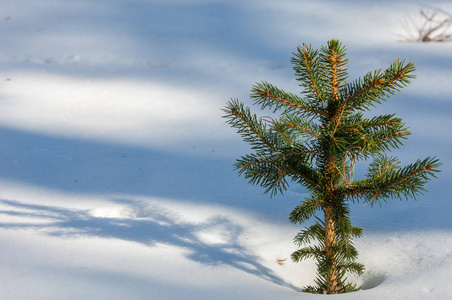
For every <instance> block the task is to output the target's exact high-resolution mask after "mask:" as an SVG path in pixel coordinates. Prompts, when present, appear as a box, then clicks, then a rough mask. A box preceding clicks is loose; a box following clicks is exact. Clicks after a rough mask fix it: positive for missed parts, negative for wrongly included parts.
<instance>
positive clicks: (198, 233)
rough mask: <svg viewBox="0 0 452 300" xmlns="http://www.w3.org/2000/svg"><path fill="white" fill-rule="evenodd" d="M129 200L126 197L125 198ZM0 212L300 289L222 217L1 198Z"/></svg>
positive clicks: (40, 226)
mask: <svg viewBox="0 0 452 300" xmlns="http://www.w3.org/2000/svg"><path fill="white" fill-rule="evenodd" d="M125 201H126V202H129V201H130V200H125ZM0 204H1V206H2V207H3V209H2V210H0V216H2V215H3V216H7V217H13V219H14V220H16V221H15V222H14V221H13V222H7V221H4V222H0V228H5V229H35V230H39V231H40V232H41V233H44V234H47V235H50V236H56V237H76V236H96V237H101V238H115V239H121V240H124V241H131V242H137V243H140V244H144V245H146V246H149V247H153V246H158V245H159V244H165V245H171V246H175V247H179V248H183V249H185V250H188V251H187V254H186V255H185V257H186V258H188V259H190V260H192V261H194V262H197V263H200V264H203V265H210V266H216V265H227V266H231V267H233V268H236V269H238V270H241V271H243V272H246V273H248V274H252V275H255V276H258V277H260V278H262V279H264V280H267V281H270V282H272V283H274V284H278V285H281V286H284V287H288V288H291V289H293V290H296V291H297V290H298V289H297V288H296V287H295V286H293V285H291V284H290V283H288V282H286V281H285V280H284V279H282V278H280V277H278V276H277V275H275V274H274V272H273V271H272V270H271V269H270V268H268V267H266V266H265V265H263V264H262V263H260V262H259V258H258V257H257V256H256V255H254V254H253V253H252V252H251V251H250V250H249V249H247V248H246V247H245V246H244V245H242V244H241V242H240V238H241V235H242V234H243V231H244V229H243V227H242V226H240V225H239V224H237V223H234V222H233V221H231V220H230V219H228V218H227V217H224V216H220V215H218V216H215V217H212V218H210V219H208V220H206V221H205V222H201V223H190V222H186V221H185V222H184V221H183V220H181V218H180V216H178V214H177V213H175V212H172V211H168V210H165V209H162V208H160V207H158V206H151V207H146V208H143V207H139V206H137V205H135V206H136V207H134V209H133V211H134V213H133V214H129V215H128V216H125V217H116V218H108V217H96V216H93V215H92V214H91V213H90V211H88V210H75V209H68V208H63V207H56V206H48V205H36V204H29V203H24V202H21V201H16V200H6V199H1V200H0Z"/></svg>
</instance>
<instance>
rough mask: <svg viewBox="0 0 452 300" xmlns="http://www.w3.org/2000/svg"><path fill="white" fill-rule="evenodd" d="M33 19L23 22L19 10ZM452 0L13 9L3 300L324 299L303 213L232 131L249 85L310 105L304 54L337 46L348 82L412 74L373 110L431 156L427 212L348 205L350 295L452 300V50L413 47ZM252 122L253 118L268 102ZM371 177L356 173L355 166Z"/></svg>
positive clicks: (95, 1) (4, 147)
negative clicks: (336, 42) (393, 68)
mask: <svg viewBox="0 0 452 300" xmlns="http://www.w3.org/2000/svg"><path fill="white" fill-rule="evenodd" d="M25 7H26V8H27V9H25ZM420 7H424V8H440V9H442V10H444V11H448V12H452V4H451V3H450V1H428V3H414V2H412V1H407V0H406V1H397V2H395V3H394V1H387V0H384V1H379V2H378V3H377V2H375V1H357V0H356V1H347V2H345V1H331V0H325V1H293V0H281V1H271V0H259V1H258V0H249V1H238V0H229V1H225V0H213V1H207V0H165V1H163V0H133V1H124V0H110V1H100V0H90V1H85V0H77V1H75V0H66V1H54V0H41V1H26V0H23V1H7V0H1V1H0V12H1V14H0V33H1V36H2V45H1V51H0V141H1V147H0V155H1V157H2V159H1V160H0V264H1V266H2V269H1V272H0V287H1V289H0V298H1V299H125V298H127V299H180V298H183V299H278V298H281V299H300V298H303V299H318V298H324V297H328V296H316V295H309V294H300V292H299V291H300V289H301V287H303V286H305V285H309V284H312V280H313V278H314V277H315V265H314V263H313V262H312V261H306V262H302V263H299V264H295V263H293V262H291V261H290V258H289V256H290V253H291V252H292V251H293V250H294V249H295V246H294V245H293V244H292V239H293V237H294V236H295V235H296V233H297V232H298V231H299V230H300V229H302V227H300V226H295V225H292V224H290V223H289V221H288V215H289V213H290V211H291V210H292V209H293V208H294V207H295V206H296V205H297V204H298V203H299V201H300V200H301V199H302V198H303V197H304V196H305V195H306V193H307V191H306V190H304V189H302V188H300V187H297V186H291V188H290V189H289V190H288V191H287V192H286V193H285V195H284V196H277V197H274V198H272V199H270V197H269V196H268V195H263V194H262V192H263V191H262V190H261V189H260V188H259V187H255V186H251V185H248V184H247V182H246V181H245V180H243V178H238V177H237V174H236V172H235V171H234V170H233V167H232V164H233V163H234V160H235V159H236V158H238V157H239V156H240V155H244V154H246V153H248V151H249V148H248V146H247V145H246V144H245V143H244V142H242V141H241V139H240V137H239V136H238V135H237V134H236V133H235V131H234V130H233V129H231V128H229V126H228V125H226V124H225V123H224V119H222V118H221V115H222V111H221V108H223V107H224V106H225V104H226V102H227V101H228V100H229V98H238V99H240V100H241V101H244V102H246V103H247V104H251V103H250V101H249V97H248V95H249V90H250V88H251V86H252V85H253V83H254V82H256V81H260V80H266V81H268V82H271V83H273V84H275V85H276V86H278V87H281V88H284V89H286V90H288V91H291V92H296V91H298V87H297V83H296V81H295V79H294V76H293V71H292V69H291V65H290V62H289V61H290V57H291V53H292V52H293V51H294V50H295V48H296V46H297V45H298V44H301V43H308V44H312V45H313V46H315V47H319V46H321V45H324V44H325V42H326V41H327V40H328V39H331V38H339V39H340V40H341V41H342V42H343V43H344V44H345V45H346V46H347V49H348V58H349V59H350V63H349V72H350V78H352V79H353V78H356V77H359V76H362V75H364V74H365V73H366V72H368V71H370V70H371V69H378V68H384V67H386V66H388V65H389V64H390V63H391V62H392V61H393V60H394V59H396V58H399V57H400V58H404V57H407V58H408V60H413V61H414V62H415V64H416V66H417V68H418V70H417V72H416V74H417V79H416V80H414V81H413V83H412V84H411V85H410V86H409V87H408V88H406V89H404V90H403V91H402V93H399V94H396V95H395V96H394V97H393V98H392V99H390V100H389V101H388V102H386V103H384V104H383V105H382V106H380V107H379V108H377V109H376V110H375V111H374V112H373V113H374V114H378V113H394V112H396V113H397V115H399V116H400V117H402V118H403V119H404V121H405V122H406V123H407V125H408V126H409V127H410V128H411V131H412V133H413V134H412V135H411V136H410V138H409V140H408V141H407V142H406V143H405V144H406V147H405V148H403V149H400V150H398V151H393V153H392V154H393V155H397V156H399V158H400V159H401V160H402V162H404V163H408V162H412V161H414V160H416V159H417V158H424V157H426V156H437V157H439V158H440V160H441V162H442V163H443V166H442V172H441V173H440V174H439V176H438V179H437V180H434V181H432V182H430V183H429V184H428V186H427V189H428V190H429V192H428V193H426V194H425V196H422V197H419V198H418V201H412V200H410V201H403V202H399V201H391V202H390V203H387V204H385V203H383V204H382V206H381V207H378V206H376V207H374V208H372V209H371V208H370V207H369V205H363V204H354V205H352V219H353V223H354V224H355V225H356V226H360V227H363V228H364V236H363V237H362V238H361V239H359V240H357V241H356V246H357V249H358V251H359V253H360V257H359V261H360V262H361V263H363V264H364V265H365V266H366V272H365V274H364V276H362V277H361V278H357V279H354V280H356V282H357V283H359V284H362V290H361V291H359V292H356V293H352V294H347V295H339V296H335V297H334V298H337V299H370V300H372V299H450V298H452V285H451V283H450V277H451V275H452V271H451V270H452V250H451V248H452V218H450V211H451V209H452V206H451V202H450V194H451V184H450V183H451V178H452V174H451V172H450V164H451V163H452V162H451V160H450V149H451V147H452V131H451V128H452V121H451V118H450V115H449V114H450V112H451V111H452V105H451V102H450V95H451V92H452V89H451V86H450V78H451V75H452V64H451V58H452V56H451V53H452V51H451V50H452V44H451V43H433V44H421V43H419V44H415V43H400V42H398V41H397V40H398V38H399V37H398V36H399V35H400V34H403V28H402V26H401V21H402V20H403V18H404V17H406V16H407V15H408V16H409V15H411V16H412V15H415V14H417V13H418V11H419V8H420ZM256 109H257V108H256ZM357 173H359V170H358V171H357Z"/></svg>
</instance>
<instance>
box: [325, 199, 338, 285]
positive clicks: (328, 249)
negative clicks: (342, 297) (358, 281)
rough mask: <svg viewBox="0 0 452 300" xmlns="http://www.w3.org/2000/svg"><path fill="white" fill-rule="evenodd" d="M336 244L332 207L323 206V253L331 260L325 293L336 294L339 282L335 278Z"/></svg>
mask: <svg viewBox="0 0 452 300" xmlns="http://www.w3.org/2000/svg"><path fill="white" fill-rule="evenodd" d="M335 244H336V230H335V228H334V216H333V207H332V206H331V205H328V206H327V207H325V254H326V258H327V261H330V262H332V266H331V270H330V272H329V274H328V275H327V278H326V280H327V288H326V293H327V294H338V292H339V291H338V288H339V282H338V279H337V262H336V254H335V251H334V249H333V247H334V245H335Z"/></svg>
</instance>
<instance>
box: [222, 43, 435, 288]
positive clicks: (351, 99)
mask: <svg viewBox="0 0 452 300" xmlns="http://www.w3.org/2000/svg"><path fill="white" fill-rule="evenodd" d="M293 54H294V57H293V58H292V60H291V62H292V64H293V65H294V67H293V68H294V70H295V74H296V76H297V80H298V81H299V83H300V84H299V85H300V86H301V88H302V94H301V96H299V95H297V94H292V93H287V92H285V91H283V90H280V89H278V88H277V87H275V86H274V85H272V84H270V83H267V82H260V83H256V84H255V85H254V86H253V88H252V94H251V98H252V99H253V101H254V104H256V105H260V106H261V109H262V110H263V109H270V110H271V111H272V112H273V113H277V112H279V113H280V114H279V117H278V118H271V117H262V118H259V117H258V116H256V115H255V114H252V113H251V112H250V109H249V108H248V107H245V106H244V104H243V103H240V102H239V101H238V100H231V101H230V102H229V103H228V104H227V107H226V108H225V109H224V112H225V116H224V117H225V118H227V122H228V123H229V124H230V125H231V126H232V127H235V128H236V129H237V131H238V133H240V134H241V136H242V137H243V139H244V140H245V141H246V142H248V143H250V144H251V146H252V149H253V150H254V153H251V154H248V155H245V156H243V157H241V158H240V159H238V160H237V163H236V165H235V166H236V168H237V169H238V171H239V174H241V175H244V177H245V178H247V179H249V181H250V183H253V184H258V185H261V186H262V187H264V188H265V192H270V193H271V194H272V195H274V194H276V193H278V192H281V193H282V192H283V191H284V190H286V189H287V186H288V181H287V180H288V179H290V180H291V181H292V182H294V183H296V184H299V185H301V186H303V187H305V188H307V189H308V190H309V191H310V192H311V194H310V195H309V196H308V197H307V198H305V199H304V200H303V201H301V204H300V205H299V206H297V207H296V208H295V209H294V210H293V211H292V213H291V214H290V221H291V222H293V223H299V224H303V223H304V222H305V221H307V220H308V219H310V218H311V217H315V218H316V220H317V222H316V223H315V224H314V225H312V226H310V227H309V228H306V229H304V230H302V231H301V232H300V233H298V235H297V236H296V237H295V239H294V242H295V244H296V245H298V246H299V249H298V250H297V251H295V252H294V253H292V259H293V260H294V261H295V262H299V261H301V260H304V259H308V258H314V259H315V261H316V264H317V278H316V279H315V280H314V282H315V285H313V286H308V287H305V288H304V290H303V291H305V292H311V293H322V294H323V293H326V294H338V293H346V292H352V291H355V290H356V289H357V287H356V285H354V284H352V283H349V282H347V278H346V276H347V274H348V273H356V274H358V275H361V274H362V273H363V270H364V266H363V265H362V264H360V263H358V262H356V259H357V257H358V252H357V250H356V249H355V247H354V244H353V239H354V238H358V237H361V235H362V232H363V230H362V228H359V227H355V226H353V225H352V224H351V219H350V210H349V205H348V203H349V202H357V201H362V202H364V203H370V205H371V206H373V205H374V204H375V203H380V202H381V200H384V201H386V200H388V199H392V198H399V199H402V198H410V197H414V198H415V197H416V196H417V195H418V194H420V193H422V192H423V191H424V185H425V184H426V183H427V182H428V180H430V179H431V178H432V177H435V172H438V167H439V165H440V164H439V162H438V160H437V159H436V158H431V157H427V158H426V159H423V160H418V161H416V162H415V163H412V164H409V165H406V166H404V167H401V166H400V164H399V161H398V160H397V158H394V157H390V156H386V155H385V152H386V151H390V150H391V148H398V147H399V146H401V145H403V143H402V140H403V139H405V138H406V137H407V136H408V135H409V134H410V132H409V131H408V128H407V127H406V126H405V124H404V123H403V122H402V120H401V119H400V118H398V117H396V116H395V114H386V115H381V116H376V117H372V118H366V117H364V115H363V114H362V112H363V111H369V110H370V108H372V107H374V106H375V105H377V104H381V102H382V100H385V98H388V97H389V96H390V95H392V94H394V92H396V91H399V90H400V89H401V88H403V87H405V86H406V85H407V84H408V83H409V82H410V79H412V78H414V75H413V71H414V70H415V66H414V64H413V63H412V62H406V60H403V61H400V60H396V61H395V62H394V63H393V64H391V65H390V66H389V67H388V68H387V69H386V70H384V71H382V70H377V71H373V72H369V73H367V74H366V75H365V76H364V77H363V78H360V79H357V80H355V81H352V82H350V83H347V82H346V79H347V70H346V65H347V62H348V60H347V59H346V58H345V47H343V46H342V45H341V43H340V42H339V41H337V40H330V41H328V42H327V45H326V46H323V47H321V49H319V50H315V49H313V48H312V47H311V46H307V45H302V46H298V48H297V51H296V52H294V53H293ZM360 160H361V161H363V160H364V161H371V163H370V165H369V168H368V173H367V174H366V176H365V177H364V178H362V179H354V178H353V175H354V169H355V164H356V163H357V162H358V161H360ZM311 242H314V243H311Z"/></svg>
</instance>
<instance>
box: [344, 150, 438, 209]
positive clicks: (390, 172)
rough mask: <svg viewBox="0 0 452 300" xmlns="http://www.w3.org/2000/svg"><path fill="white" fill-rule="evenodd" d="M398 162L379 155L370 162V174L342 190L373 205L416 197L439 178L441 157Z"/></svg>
mask: <svg viewBox="0 0 452 300" xmlns="http://www.w3.org/2000/svg"><path fill="white" fill-rule="evenodd" d="M398 163H399V162H398V161H397V159H396V158H388V157H386V156H382V157H378V158H377V159H375V161H374V162H373V163H372V164H371V165H370V166H369V170H368V174H367V178H365V179H361V180H356V181H354V182H353V183H352V184H351V185H350V186H348V187H345V188H343V189H342V190H340V191H339V193H340V194H342V195H346V196H347V197H348V198H349V199H350V200H353V201H360V200H363V201H364V202H370V203H371V205H373V204H374V203H375V202H379V203H380V201H381V200H383V201H386V200H387V199H392V198H398V199H403V198H406V199H409V198H414V199H416V196H418V195H420V194H422V192H423V191H425V189H424V186H425V184H427V182H428V181H429V180H430V179H432V178H436V173H437V172H439V169H438V168H439V166H441V164H440V163H439V160H438V159H436V158H431V157H428V158H426V159H424V160H417V161H416V162H415V163H413V164H410V165H407V166H405V167H403V168H400V167H399V164H398Z"/></svg>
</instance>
